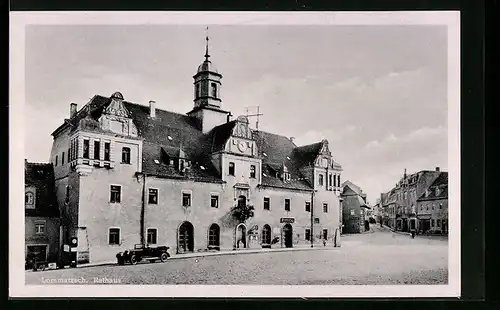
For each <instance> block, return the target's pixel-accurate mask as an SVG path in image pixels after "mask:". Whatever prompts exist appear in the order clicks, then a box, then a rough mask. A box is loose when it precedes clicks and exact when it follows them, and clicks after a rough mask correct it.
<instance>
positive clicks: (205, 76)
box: [187, 36, 230, 133]
mask: <svg viewBox="0 0 500 310" xmlns="http://www.w3.org/2000/svg"><path fill="white" fill-rule="evenodd" d="M209 58H210V55H209V54H208V36H207V37H206V48H205V60H204V61H203V63H202V64H201V65H199V66H198V70H197V72H196V74H195V75H194V76H193V79H194V108H193V110H191V111H190V112H188V113H187V115H189V116H192V117H194V118H196V119H197V121H198V124H199V125H200V127H201V130H202V131H203V133H207V132H209V131H210V130H211V129H212V128H214V127H216V126H218V125H221V124H224V123H226V122H227V118H228V115H229V114H230V112H229V111H224V110H223V109H222V99H221V92H220V90H221V86H222V83H221V80H222V74H220V73H219V72H218V70H217V69H216V68H215V66H214V65H213V64H212V62H211V61H210V59H209Z"/></svg>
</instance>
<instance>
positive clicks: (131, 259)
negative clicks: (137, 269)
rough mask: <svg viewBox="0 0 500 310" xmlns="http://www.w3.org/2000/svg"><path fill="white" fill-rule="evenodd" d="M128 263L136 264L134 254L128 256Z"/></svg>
mask: <svg viewBox="0 0 500 310" xmlns="http://www.w3.org/2000/svg"><path fill="white" fill-rule="evenodd" d="M130 263H131V264H132V265H135V264H137V256H135V255H132V256H130Z"/></svg>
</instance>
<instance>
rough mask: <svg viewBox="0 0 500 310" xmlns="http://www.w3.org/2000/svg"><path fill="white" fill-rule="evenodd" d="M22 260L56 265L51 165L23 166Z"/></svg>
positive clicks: (56, 231)
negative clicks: (23, 250)
mask: <svg viewBox="0 0 500 310" xmlns="http://www.w3.org/2000/svg"><path fill="white" fill-rule="evenodd" d="M24 176H25V187H24V209H25V226H24V236H25V238H24V240H25V259H26V267H28V268H29V265H30V261H31V260H37V261H46V262H54V263H55V262H58V261H59V253H60V242H59V227H60V221H59V210H58V207H57V200H56V195H55V188H54V169H53V166H52V164H39V163H29V162H27V161H26V160H25V163H24Z"/></svg>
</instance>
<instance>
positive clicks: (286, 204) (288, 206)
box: [285, 199, 290, 211]
mask: <svg viewBox="0 0 500 310" xmlns="http://www.w3.org/2000/svg"><path fill="white" fill-rule="evenodd" d="M285 211H290V199H285Z"/></svg>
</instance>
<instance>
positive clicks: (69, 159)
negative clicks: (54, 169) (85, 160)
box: [67, 148, 71, 163]
mask: <svg viewBox="0 0 500 310" xmlns="http://www.w3.org/2000/svg"><path fill="white" fill-rule="evenodd" d="M70 152H71V148H68V153H67V154H68V163H69V162H70V161H71V153H70Z"/></svg>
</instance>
